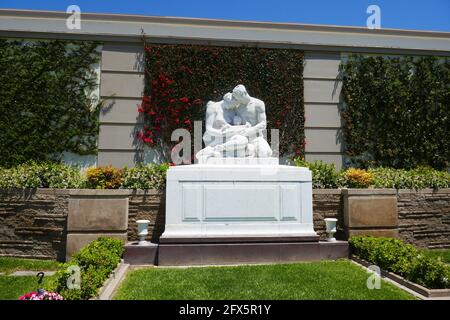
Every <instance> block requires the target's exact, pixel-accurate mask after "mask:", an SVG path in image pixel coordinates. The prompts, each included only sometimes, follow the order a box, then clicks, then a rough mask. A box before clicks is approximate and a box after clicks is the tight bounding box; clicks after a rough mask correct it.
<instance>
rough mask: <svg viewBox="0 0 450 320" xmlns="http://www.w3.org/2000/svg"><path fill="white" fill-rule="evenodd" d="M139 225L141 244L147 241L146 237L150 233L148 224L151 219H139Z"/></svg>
mask: <svg viewBox="0 0 450 320" xmlns="http://www.w3.org/2000/svg"><path fill="white" fill-rule="evenodd" d="M136 223H137V225H138V236H139V244H140V245H144V244H146V243H147V241H146V240H145V237H146V236H147V235H148V224H149V223H150V220H137V221H136Z"/></svg>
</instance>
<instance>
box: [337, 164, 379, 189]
mask: <svg viewBox="0 0 450 320" xmlns="http://www.w3.org/2000/svg"><path fill="white" fill-rule="evenodd" d="M372 182H373V174H372V173H371V172H367V171H366V170H364V169H357V168H349V169H347V170H345V171H344V172H342V175H341V183H340V184H341V185H342V186H345V187H347V188H368V187H369V186H370V185H371V184H372Z"/></svg>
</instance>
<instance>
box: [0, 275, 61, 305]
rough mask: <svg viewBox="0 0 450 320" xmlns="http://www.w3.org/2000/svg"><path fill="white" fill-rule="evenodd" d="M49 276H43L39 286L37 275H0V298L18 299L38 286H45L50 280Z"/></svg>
mask: <svg viewBox="0 0 450 320" xmlns="http://www.w3.org/2000/svg"><path fill="white" fill-rule="evenodd" d="M52 277H54V276H50V277H44V281H43V283H42V284H41V285H40V286H39V285H38V279H37V277H28V276H26V277H14V276H0V300H18V299H19V298H20V297H21V296H22V295H24V294H25V293H28V292H32V291H36V290H37V289H38V287H41V288H45V287H46V286H47V285H48V284H49V282H50V281H51V278H52Z"/></svg>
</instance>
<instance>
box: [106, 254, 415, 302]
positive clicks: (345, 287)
mask: <svg viewBox="0 0 450 320" xmlns="http://www.w3.org/2000/svg"><path fill="white" fill-rule="evenodd" d="M368 276H369V275H368V274H367V273H366V272H365V271H364V270H363V269H362V268H360V267H358V266H357V265H354V264H353V263H351V262H350V261H348V260H339V261H326V262H314V263H301V264H278V265H257V266H232V267H202V268H146V269H138V270H134V271H131V272H130V273H129V274H128V275H127V278H126V279H125V280H124V282H123V283H122V285H121V287H120V288H119V290H118V292H117V294H116V296H115V299H117V300H121V299H124V300H128V299H129V300H134V299H138V300H143V299H194V300H197V299H251V300H262V299H295V300H300V299H414V298H413V297H412V296H411V295H409V294H408V293H406V292H404V291H402V290H400V289H398V288H396V287H394V286H393V285H391V284H390V283H387V282H384V281H383V282H382V284H381V289H379V290H377V289H374V290H369V289H367V287H366V281H367V278H368Z"/></svg>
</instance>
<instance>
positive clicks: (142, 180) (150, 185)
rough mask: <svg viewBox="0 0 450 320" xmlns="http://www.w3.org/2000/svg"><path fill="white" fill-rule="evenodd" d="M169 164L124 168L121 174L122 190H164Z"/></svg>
mask: <svg viewBox="0 0 450 320" xmlns="http://www.w3.org/2000/svg"><path fill="white" fill-rule="evenodd" d="M168 169H169V164H167V163H164V164H148V165H137V166H136V167H134V168H125V169H124V173H123V182H122V186H121V188H123V189H159V190H161V189H164V188H165V186H166V173H167V170H168Z"/></svg>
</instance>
